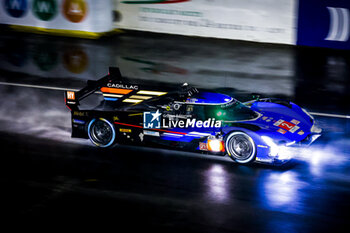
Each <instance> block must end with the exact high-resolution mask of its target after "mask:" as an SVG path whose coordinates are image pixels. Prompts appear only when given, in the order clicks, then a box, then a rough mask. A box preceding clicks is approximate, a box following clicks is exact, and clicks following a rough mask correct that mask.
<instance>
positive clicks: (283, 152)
mask: <svg viewBox="0 0 350 233" xmlns="http://www.w3.org/2000/svg"><path fill="white" fill-rule="evenodd" d="M279 149H280V150H279V153H278V159H279V160H289V159H291V158H292V151H291V149H290V148H288V147H286V146H280V148H279Z"/></svg>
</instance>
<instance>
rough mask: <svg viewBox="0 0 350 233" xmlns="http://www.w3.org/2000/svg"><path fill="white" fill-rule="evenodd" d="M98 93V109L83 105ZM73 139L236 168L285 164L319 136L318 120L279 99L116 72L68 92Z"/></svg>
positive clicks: (116, 69)
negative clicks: (173, 152)
mask: <svg viewBox="0 0 350 233" xmlns="http://www.w3.org/2000/svg"><path fill="white" fill-rule="evenodd" d="M99 90H100V91H101V92H102V95H103V97H104V100H102V101H101V104H100V105H98V106H97V107H95V108H94V109H80V107H79V105H80V104H79V101H81V100H82V99H84V98H85V97H87V96H89V95H91V94H92V93H95V92H97V91H99ZM65 103H66V105H67V107H68V108H69V109H70V110H71V117H72V119H71V120H72V137H78V138H87V139H88V138H89V139H90V140H91V142H92V143H93V144H95V145H96V146H98V147H111V146H112V145H114V144H136V145H145V146H166V147H170V148H177V149H180V150H188V151H193V152H200V153H205V154H212V155H221V156H225V155H228V156H229V157H230V158H231V159H232V160H234V161H235V162H237V163H242V164H244V163H250V162H261V163H268V164H274V165H278V164H284V163H285V162H287V161H289V160H290V159H291V157H292V156H293V154H295V153H298V150H297V148H298V147H300V146H303V145H310V144H311V143H312V142H313V141H315V140H316V139H317V138H318V137H319V136H320V135H321V131H322V130H321V129H320V128H318V127H317V126H316V125H315V121H314V118H313V117H312V116H311V115H310V114H309V113H308V112H307V111H306V110H304V109H302V108H301V107H299V106H298V105H296V104H294V103H292V102H290V101H286V100H281V99H276V98H264V99H259V98H255V99H253V100H251V101H248V102H244V103H242V102H240V101H238V100H236V99H235V98H233V97H231V96H228V95H225V94H220V93H214V92H208V91H199V90H197V89H196V88H194V87H190V86H189V85H187V84H184V85H182V86H179V87H175V88H174V87H170V88H168V89H166V88H165V87H162V86H159V85H158V86H157V85H154V86H147V85H142V84H138V83H134V82H132V81H130V80H129V79H126V78H123V77H122V76H121V74H120V71H119V69H118V68H112V67H111V68H110V70H109V73H108V75H106V76H105V77H103V78H101V79H100V80H97V81H88V84H87V86H86V87H85V88H83V89H81V90H80V91H65Z"/></svg>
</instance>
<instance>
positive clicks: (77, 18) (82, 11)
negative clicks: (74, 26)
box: [63, 0, 88, 23]
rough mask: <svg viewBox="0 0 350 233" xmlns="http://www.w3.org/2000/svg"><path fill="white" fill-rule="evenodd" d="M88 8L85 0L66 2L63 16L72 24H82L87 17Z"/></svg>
mask: <svg viewBox="0 0 350 233" xmlns="http://www.w3.org/2000/svg"><path fill="white" fill-rule="evenodd" d="M87 11H88V7H87V3H86V1H85V0H64V2H63V15H64V17H65V18H66V19H67V20H69V21H70V22H72V23H80V22H81V21H83V20H84V18H85V17H86V15H87Z"/></svg>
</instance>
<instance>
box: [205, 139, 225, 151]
mask: <svg viewBox="0 0 350 233" xmlns="http://www.w3.org/2000/svg"><path fill="white" fill-rule="evenodd" d="M207 148H208V150H209V151H212V152H224V151H225V146H224V141H223V140H222V138H215V137H211V138H208V141H207Z"/></svg>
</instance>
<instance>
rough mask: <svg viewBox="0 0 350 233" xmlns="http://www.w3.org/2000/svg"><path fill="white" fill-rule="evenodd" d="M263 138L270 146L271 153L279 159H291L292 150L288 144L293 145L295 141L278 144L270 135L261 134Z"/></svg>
mask: <svg viewBox="0 0 350 233" xmlns="http://www.w3.org/2000/svg"><path fill="white" fill-rule="evenodd" d="M261 138H262V140H263V141H264V142H265V143H266V145H268V146H269V147H270V153H269V155H270V156H271V157H274V158H276V159H278V160H289V159H291V157H292V155H291V152H292V151H291V150H290V148H288V147H287V145H292V144H294V143H295V142H294V141H293V142H290V143H288V144H286V145H277V144H276V143H275V142H274V141H273V139H272V138H270V137H268V136H261Z"/></svg>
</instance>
